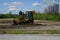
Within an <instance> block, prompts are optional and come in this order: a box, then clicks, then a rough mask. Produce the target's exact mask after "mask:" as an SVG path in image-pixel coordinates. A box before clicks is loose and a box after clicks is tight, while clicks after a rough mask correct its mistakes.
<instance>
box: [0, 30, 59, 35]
mask: <svg viewBox="0 0 60 40" xmlns="http://www.w3.org/2000/svg"><path fill="white" fill-rule="evenodd" d="M0 34H60V30H0Z"/></svg>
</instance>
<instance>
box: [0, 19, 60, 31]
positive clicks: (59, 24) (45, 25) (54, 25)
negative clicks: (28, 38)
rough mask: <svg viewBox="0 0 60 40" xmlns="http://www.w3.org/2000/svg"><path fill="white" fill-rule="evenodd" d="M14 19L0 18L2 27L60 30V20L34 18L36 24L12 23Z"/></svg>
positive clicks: (0, 26) (0, 27)
mask: <svg viewBox="0 0 60 40" xmlns="http://www.w3.org/2000/svg"><path fill="white" fill-rule="evenodd" d="M11 24H12V19H11V20H10V19H8V21H7V19H0V29H17V30H18V29H23V30H60V21H46V20H34V25H28V24H27V25H11Z"/></svg>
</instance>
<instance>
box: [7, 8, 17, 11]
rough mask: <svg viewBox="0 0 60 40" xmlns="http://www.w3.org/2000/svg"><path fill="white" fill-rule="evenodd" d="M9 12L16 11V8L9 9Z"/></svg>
mask: <svg viewBox="0 0 60 40" xmlns="http://www.w3.org/2000/svg"><path fill="white" fill-rule="evenodd" d="M8 10H9V11H13V10H17V8H9V9H8Z"/></svg>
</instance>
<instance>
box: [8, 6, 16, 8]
mask: <svg viewBox="0 0 60 40" xmlns="http://www.w3.org/2000/svg"><path fill="white" fill-rule="evenodd" d="M15 7H16V6H8V8H15Z"/></svg>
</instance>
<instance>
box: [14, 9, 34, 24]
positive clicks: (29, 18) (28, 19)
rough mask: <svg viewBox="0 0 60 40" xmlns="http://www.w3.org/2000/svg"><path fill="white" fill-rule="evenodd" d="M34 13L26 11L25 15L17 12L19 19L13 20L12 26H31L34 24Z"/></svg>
mask: <svg viewBox="0 0 60 40" xmlns="http://www.w3.org/2000/svg"><path fill="white" fill-rule="evenodd" d="M34 13H35V11H31V10H30V11H26V14H24V12H22V11H20V12H19V18H17V19H14V20H13V24H14V25H20V24H33V23H34V17H33V15H34Z"/></svg>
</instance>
